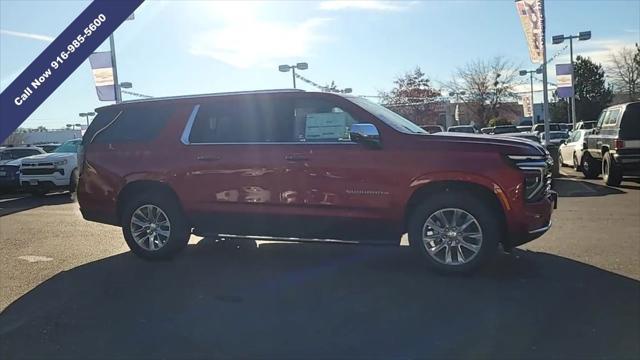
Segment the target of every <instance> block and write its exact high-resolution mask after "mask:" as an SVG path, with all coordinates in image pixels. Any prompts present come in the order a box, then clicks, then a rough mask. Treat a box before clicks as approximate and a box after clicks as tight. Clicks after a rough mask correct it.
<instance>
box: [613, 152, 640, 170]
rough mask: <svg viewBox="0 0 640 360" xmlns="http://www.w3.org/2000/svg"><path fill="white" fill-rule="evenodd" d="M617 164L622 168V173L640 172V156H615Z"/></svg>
mask: <svg viewBox="0 0 640 360" xmlns="http://www.w3.org/2000/svg"><path fill="white" fill-rule="evenodd" d="M613 159H614V160H615V162H616V164H618V166H620V167H621V168H622V171H625V172H626V171H628V172H640V154H629V155H626V154H618V153H616V154H613Z"/></svg>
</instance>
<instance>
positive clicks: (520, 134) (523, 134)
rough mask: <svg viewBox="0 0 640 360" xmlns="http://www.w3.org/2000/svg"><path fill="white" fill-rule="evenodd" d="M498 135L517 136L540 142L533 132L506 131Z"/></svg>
mask: <svg viewBox="0 0 640 360" xmlns="http://www.w3.org/2000/svg"><path fill="white" fill-rule="evenodd" d="M500 136H509V137H515V138H519V139H527V140H530V141H533V142H536V143H538V144H539V143H540V138H539V137H538V136H536V135H535V134H532V133H528V132H521V133H507V134H501V135H500Z"/></svg>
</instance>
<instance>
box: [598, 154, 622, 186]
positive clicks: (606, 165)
mask: <svg viewBox="0 0 640 360" xmlns="http://www.w3.org/2000/svg"><path fill="white" fill-rule="evenodd" d="M602 180H604V182H605V184H607V185H609V186H618V185H620V183H621V182H622V169H620V166H618V164H616V161H615V160H614V159H613V156H611V153H608V152H607V153H605V154H604V156H603V157H602Z"/></svg>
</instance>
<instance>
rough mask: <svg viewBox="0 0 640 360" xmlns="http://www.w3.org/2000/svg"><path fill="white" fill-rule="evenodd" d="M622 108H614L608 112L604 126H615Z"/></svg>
mask: <svg viewBox="0 0 640 360" xmlns="http://www.w3.org/2000/svg"><path fill="white" fill-rule="evenodd" d="M619 114H620V109H612V110H609V112H608V113H607V118H606V119H605V120H604V126H614V125H616V123H617V122H618V115H619Z"/></svg>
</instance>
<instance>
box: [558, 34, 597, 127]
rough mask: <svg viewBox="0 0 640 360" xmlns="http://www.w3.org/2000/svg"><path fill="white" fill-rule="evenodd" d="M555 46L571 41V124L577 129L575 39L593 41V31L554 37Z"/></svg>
mask: <svg viewBox="0 0 640 360" xmlns="http://www.w3.org/2000/svg"><path fill="white" fill-rule="evenodd" d="M551 39H552V43H553V44H554V45H557V44H562V43H563V42H564V41H565V40H569V56H570V57H571V89H573V96H572V97H571V122H572V123H573V127H574V128H575V127H576V101H575V98H576V93H575V91H576V90H575V79H574V77H575V76H574V75H575V70H574V69H573V39H578V40H579V41H585V40H589V39H591V31H581V32H579V33H578V35H567V36H565V35H554V36H553V37H552V38H551Z"/></svg>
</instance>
